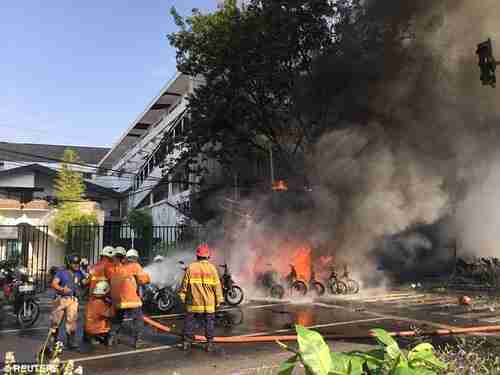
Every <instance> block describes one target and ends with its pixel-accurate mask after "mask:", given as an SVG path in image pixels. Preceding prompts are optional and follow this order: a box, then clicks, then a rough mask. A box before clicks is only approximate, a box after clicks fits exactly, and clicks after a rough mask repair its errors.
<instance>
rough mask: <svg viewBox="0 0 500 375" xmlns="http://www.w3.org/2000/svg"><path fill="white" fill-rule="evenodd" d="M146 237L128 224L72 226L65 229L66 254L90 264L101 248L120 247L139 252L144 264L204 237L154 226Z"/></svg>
mask: <svg viewBox="0 0 500 375" xmlns="http://www.w3.org/2000/svg"><path fill="white" fill-rule="evenodd" d="M145 232H147V234H139V235H137V234H136V233H135V232H134V230H133V228H132V227H131V226H130V225H129V224H121V223H107V224H105V225H73V226H70V227H69V228H68V237H67V238H68V242H67V249H66V251H67V253H68V254H78V255H80V256H81V257H85V258H87V259H88V260H89V262H90V263H91V264H92V263H95V262H97V261H98V260H99V256H100V252H101V249H102V248H103V247H104V246H113V247H116V246H123V247H124V248H125V249H130V248H135V249H137V250H138V251H139V254H140V256H141V260H142V261H143V262H149V261H151V260H152V259H153V258H154V256H155V255H158V254H162V255H167V254H168V253H169V252H170V251H171V250H172V249H175V248H179V247H181V246H184V247H188V246H194V245H193V244H194V243H195V242H197V241H199V240H201V239H202V238H203V237H204V232H203V228H202V227H193V226H153V227H151V230H150V231H145Z"/></svg>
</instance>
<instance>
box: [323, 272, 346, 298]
mask: <svg viewBox="0 0 500 375" xmlns="http://www.w3.org/2000/svg"><path fill="white" fill-rule="evenodd" d="M327 288H328V291H329V292H330V293H331V294H347V291H348V287H347V284H346V283H345V282H344V281H342V280H341V279H340V277H339V276H338V274H337V271H336V270H335V268H334V267H332V272H331V274H330V277H329V278H328V281H327Z"/></svg>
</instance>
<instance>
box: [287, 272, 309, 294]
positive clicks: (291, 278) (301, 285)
mask: <svg viewBox="0 0 500 375" xmlns="http://www.w3.org/2000/svg"><path fill="white" fill-rule="evenodd" d="M290 267H291V270H290V273H289V274H288V275H287V276H286V277H285V282H286V285H288V288H289V289H290V291H291V292H292V293H297V294H299V295H301V296H305V295H306V294H307V290H308V288H307V285H306V283H305V282H303V281H302V280H300V279H299V277H298V275H297V269H296V268H295V266H294V265H293V264H290Z"/></svg>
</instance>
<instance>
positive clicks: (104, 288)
mask: <svg viewBox="0 0 500 375" xmlns="http://www.w3.org/2000/svg"><path fill="white" fill-rule="evenodd" d="M110 289H111V288H110V286H109V283H108V282H107V281H104V280H101V281H98V282H97V284H95V288H94V290H93V291H92V294H93V295H94V296H105V295H106V294H108V293H109V291H110Z"/></svg>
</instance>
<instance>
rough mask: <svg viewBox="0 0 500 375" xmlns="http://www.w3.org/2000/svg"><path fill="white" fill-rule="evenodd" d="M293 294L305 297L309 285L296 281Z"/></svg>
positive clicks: (293, 285)
mask: <svg viewBox="0 0 500 375" xmlns="http://www.w3.org/2000/svg"><path fill="white" fill-rule="evenodd" d="M292 292H293V293H297V294H299V295H301V296H305V295H306V294H307V285H306V284H305V283H304V282H303V281H300V280H297V281H294V282H293V284H292Z"/></svg>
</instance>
